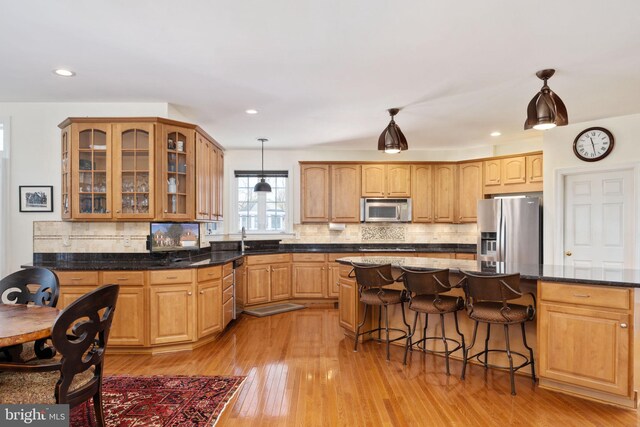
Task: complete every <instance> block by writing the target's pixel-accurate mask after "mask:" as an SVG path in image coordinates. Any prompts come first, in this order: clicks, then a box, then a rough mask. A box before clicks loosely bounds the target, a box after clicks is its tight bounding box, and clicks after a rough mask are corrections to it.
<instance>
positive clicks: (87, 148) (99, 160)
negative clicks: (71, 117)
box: [71, 123, 112, 219]
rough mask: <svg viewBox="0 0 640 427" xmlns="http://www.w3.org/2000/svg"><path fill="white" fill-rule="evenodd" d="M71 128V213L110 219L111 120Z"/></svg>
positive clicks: (83, 216)
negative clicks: (104, 122) (107, 122)
mask: <svg viewBox="0 0 640 427" xmlns="http://www.w3.org/2000/svg"><path fill="white" fill-rule="evenodd" d="M71 128H72V132H71V147H72V154H71V159H72V161H73V165H72V170H73V173H72V178H71V182H72V185H73V187H72V189H73V191H72V194H73V201H72V208H73V217H74V218H77V219H111V218H112V214H111V202H112V200H111V178H112V177H111V156H112V147H111V124H91V123H82V124H74V125H72V126H71Z"/></svg>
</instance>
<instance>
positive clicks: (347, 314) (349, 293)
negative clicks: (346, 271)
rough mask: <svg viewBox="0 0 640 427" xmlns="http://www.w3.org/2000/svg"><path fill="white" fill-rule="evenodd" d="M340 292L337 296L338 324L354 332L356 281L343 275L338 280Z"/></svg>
mask: <svg viewBox="0 0 640 427" xmlns="http://www.w3.org/2000/svg"><path fill="white" fill-rule="evenodd" d="M338 283H339V286H340V294H339V297H338V307H339V318H340V326H342V327H343V328H345V329H347V330H349V331H351V332H355V331H356V307H357V305H356V292H357V291H356V282H355V280H349V279H346V278H344V277H340V279H339V281H338Z"/></svg>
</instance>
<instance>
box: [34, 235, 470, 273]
mask: <svg viewBox="0 0 640 427" xmlns="http://www.w3.org/2000/svg"><path fill="white" fill-rule="evenodd" d="M247 247H248V248H250V249H249V250H247V251H245V252H244V253H243V252H241V251H240V250H239V242H231V243H228V242H227V243H224V244H221V245H220V246H219V248H220V249H222V250H211V249H209V248H203V249H201V250H199V251H194V252H189V251H182V252H179V253H177V254H174V255H173V256H169V255H167V254H158V253H156V254H150V253H80V254H77V253H40V254H34V257H33V263H31V264H24V265H22V267H25V268H26V267H34V266H35V267H45V268H49V269H52V270H165V269H179V268H199V267H210V266H215V265H222V264H226V263H228V262H231V261H235V260H237V259H239V258H242V257H243V256H250V255H270V254H280V253H309V252H311V253H345V254H346V253H354V252H362V253H371V252H373V253H375V252H376V251H379V252H389V251H397V252H398V253H399V254H401V253H402V252H456V253H475V251H476V245H472V244H457V243H444V244H389V243H387V244H380V243H378V244H375V243H353V244H335V243H321V244H309V243H298V244H280V245H278V244H277V243H276V244H275V245H274V244H271V245H264V244H260V243H258V242H254V241H247Z"/></svg>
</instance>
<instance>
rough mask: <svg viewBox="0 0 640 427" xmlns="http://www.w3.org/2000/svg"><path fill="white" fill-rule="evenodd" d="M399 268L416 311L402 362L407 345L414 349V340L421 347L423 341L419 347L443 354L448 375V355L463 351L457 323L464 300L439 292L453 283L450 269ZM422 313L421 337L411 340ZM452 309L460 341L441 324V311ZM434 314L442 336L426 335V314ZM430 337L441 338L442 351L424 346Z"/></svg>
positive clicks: (408, 347) (412, 308)
mask: <svg viewBox="0 0 640 427" xmlns="http://www.w3.org/2000/svg"><path fill="white" fill-rule="evenodd" d="M401 269H402V276H401V277H402V279H403V282H404V287H405V289H406V290H407V293H408V297H409V310H413V311H414V312H415V318H414V320H413V329H412V330H411V333H410V334H409V336H408V337H407V344H406V346H405V350H404V364H405V365H406V364H407V354H408V352H409V349H410V348H411V349H413V345H414V344H415V345H416V346H417V347H418V349H420V343H422V348H421V350H422V351H425V352H427V353H441V354H444V357H445V364H446V367H447V375H449V374H450V372H449V355H450V354H451V353H453V352H455V351H458V350H460V349H461V350H462V354H463V357H464V356H465V355H466V353H465V344H464V335H463V334H462V332H460V328H459V326H458V311H460V310H462V309H464V300H463V299H462V298H461V297H455V296H449V295H441V293H445V292H449V291H450V290H451V289H453V288H454V287H459V286H453V287H452V286H451V285H450V284H449V269H448V268H446V269H443V270H432V271H416V270H411V269H408V268H405V267H401ZM421 313H424V327H423V329H422V338H421V339H419V340H418V341H415V342H413V341H412V339H413V336H414V334H415V333H416V327H417V325H418V316H419V315H420V314H421ZM448 313H453V319H454V320H455V325H456V332H457V333H458V335H459V336H460V341H458V340H455V339H453V338H447V336H446V334H445V327H444V315H445V314H448ZM430 314H437V315H439V316H440V326H441V330H442V335H441V336H439V337H438V336H431V337H428V336H426V335H427V326H428V324H429V315H430ZM429 340H442V342H443V344H444V351H437V350H427V348H426V344H427V341H429ZM449 342H452V343H453V344H454V345H455V347H454V348H452V349H449Z"/></svg>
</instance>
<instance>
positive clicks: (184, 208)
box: [160, 125, 194, 220]
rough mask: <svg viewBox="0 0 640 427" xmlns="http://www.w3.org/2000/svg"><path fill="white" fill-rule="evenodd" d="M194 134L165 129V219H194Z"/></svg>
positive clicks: (163, 153)
mask: <svg viewBox="0 0 640 427" xmlns="http://www.w3.org/2000/svg"><path fill="white" fill-rule="evenodd" d="M193 139H194V132H193V130H191V129H185V128H181V127H176V126H169V125H164V126H163V132H162V138H161V141H160V144H161V147H162V162H161V166H162V170H161V174H160V181H161V182H160V184H161V185H162V192H161V197H162V209H161V211H162V212H161V213H162V218H165V219H186V220H189V219H191V218H193V217H194V216H193V215H194V214H193V212H194V194H193V190H192V188H193V186H194V184H193V179H194V177H193V157H194V143H193Z"/></svg>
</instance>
